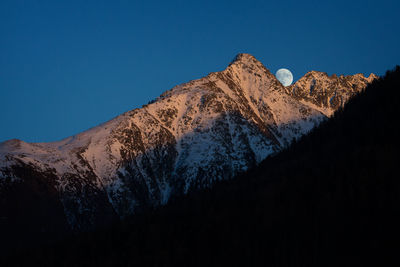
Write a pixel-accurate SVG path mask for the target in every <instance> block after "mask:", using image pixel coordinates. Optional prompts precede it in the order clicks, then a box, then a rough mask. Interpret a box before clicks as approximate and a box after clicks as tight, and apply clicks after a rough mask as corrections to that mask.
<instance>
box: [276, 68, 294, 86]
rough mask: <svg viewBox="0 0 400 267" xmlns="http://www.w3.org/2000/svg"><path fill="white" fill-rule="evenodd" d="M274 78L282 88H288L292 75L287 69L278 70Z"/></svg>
mask: <svg viewBox="0 0 400 267" xmlns="http://www.w3.org/2000/svg"><path fill="white" fill-rule="evenodd" d="M275 76H276V78H277V79H278V81H280V82H281V84H282V85H283V86H289V85H291V84H292V82H293V74H292V73H291V72H290V70H288V69H279V70H278V71H277V72H276V74H275Z"/></svg>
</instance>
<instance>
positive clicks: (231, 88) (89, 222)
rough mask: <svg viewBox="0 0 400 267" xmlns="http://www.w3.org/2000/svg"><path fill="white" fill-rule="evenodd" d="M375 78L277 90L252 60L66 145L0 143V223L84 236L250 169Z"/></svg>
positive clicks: (319, 77) (305, 81)
mask: <svg viewBox="0 0 400 267" xmlns="http://www.w3.org/2000/svg"><path fill="white" fill-rule="evenodd" d="M375 78H376V76H375V75H373V74H371V75H370V76H369V77H368V78H366V77H364V76H363V75H362V74H356V75H352V76H336V75H332V76H328V75H327V74H326V73H323V72H316V71H311V72H309V73H307V74H306V75H304V76H303V77H302V78H301V79H300V80H298V81H297V82H296V83H294V84H293V85H291V86H288V87H284V86H283V85H282V84H281V83H280V82H279V81H278V80H277V79H276V78H275V76H274V75H273V74H272V73H271V72H270V71H269V70H268V69H267V68H265V67H264V65H263V64H262V63H261V62H259V61H258V60H257V59H255V58H254V57H253V56H251V55H249V54H239V55H237V56H236V58H235V59H234V60H233V61H232V62H231V63H230V64H229V66H228V67H227V68H226V69H225V70H223V71H221V72H213V73H210V74H209V75H207V76H206V77H204V78H201V79H199V80H193V81H190V82H188V83H184V84H181V85H178V86H176V87H174V88H172V89H171V90H169V91H166V92H165V93H163V94H162V95H161V96H159V97H158V98H157V99H155V100H154V101H152V103H150V104H148V105H144V106H143V107H142V108H139V109H134V110H131V111H128V112H126V113H124V114H122V115H120V116H118V117H116V118H114V119H112V120H110V121H108V122H106V123H103V124H101V125H99V126H97V127H94V128H92V129H89V130H87V131H85V132H83V133H80V134H77V135H75V136H71V137H69V138H66V139H64V140H61V141H58V142H51V143H26V142H24V141H21V140H16V139H14V140H9V141H6V142H3V143H0V216H1V218H0V219H1V227H2V228H3V230H4V228H7V227H8V226H11V225H12V226H13V227H14V228H16V229H18V228H19V229H22V228H24V229H28V230H30V231H31V232H62V231H86V230H90V229H93V228H94V227H98V226H102V225H106V224H108V223H110V222H111V221H113V220H118V219H121V218H124V217H126V216H128V215H131V214H134V213H137V212H139V211H141V210H144V209H147V208H149V207H154V206H158V205H163V204H165V203H167V202H168V200H169V199H170V198H171V197H172V196H179V195H182V194H187V193H189V192H191V191H194V190H197V189H201V188H206V187H210V186H212V184H213V183H214V182H215V181H217V180H222V179H229V178H232V177H233V176H235V175H236V174H238V173H240V172H243V171H245V170H247V169H248V168H250V167H253V166H255V165H257V163H259V162H260V161H262V160H263V159H265V158H266V157H267V156H270V155H274V154H275V153H277V152H279V151H280V150H282V149H283V148H284V147H286V146H288V145H289V144H290V143H291V142H292V141H293V140H294V139H297V138H299V137H301V136H302V135H304V134H306V133H307V132H309V131H310V130H311V129H312V128H313V127H315V126H317V125H318V124H319V123H320V122H321V121H323V120H324V119H326V118H327V117H329V116H330V115H332V114H333V112H334V111H335V110H337V109H338V108H340V107H341V106H343V105H344V103H346V102H347V101H348V100H349V99H350V98H351V97H352V96H354V95H355V94H357V92H360V91H361V90H363V89H364V88H365V87H366V86H367V84H368V83H370V82H371V81H372V80H373V79H375Z"/></svg>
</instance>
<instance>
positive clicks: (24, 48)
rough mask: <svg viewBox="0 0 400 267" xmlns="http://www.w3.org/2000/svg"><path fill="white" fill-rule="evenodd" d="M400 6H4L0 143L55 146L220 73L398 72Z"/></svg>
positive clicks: (15, 1)
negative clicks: (243, 62) (245, 64)
mask: <svg viewBox="0 0 400 267" xmlns="http://www.w3.org/2000/svg"><path fill="white" fill-rule="evenodd" d="M399 16H400V3H399V1H397V0H392V1H388V0H380V1H368V0H364V1H357V0H351V1H349V0H347V1H342V0H339V1H265V0H264V1H251V0H248V1H234V0H230V1H218V0H214V1H208V0H207V1H205V0H203V1H190V0H186V1H174V0H169V1H150V0H147V1H134V0H131V1H98V0H97V1H83V0H79V1H72V0H68V1H39V0H36V1H35V0H29V1H19V0H11V1H8V0H1V1H0V101H1V105H0V114H1V116H0V120H1V121H0V141H4V140H7V139H11V138H19V139H22V140H25V141H30V142H44V141H55V140H58V139H62V138H64V137H67V136H70V135H73V134H76V133H79V132H81V131H84V130H86V129H88V128H90V127H93V126H96V125H97V124H99V123H101V122H104V121H107V120H109V119H111V118H113V117H115V116H117V115H118V114H120V113H122V112H125V111H128V110H130V109H133V108H137V107H140V106H141V105H142V104H146V103H147V102H148V101H149V100H151V99H153V98H155V97H157V96H158V95H160V94H161V93H162V92H163V91H165V90H168V89H170V88H172V87H173V86H174V85H177V84H180V83H183V82H186V81H189V80H192V79H196V78H200V77H202V76H205V75H207V74H208V73H209V72H214V71H219V70H222V69H224V68H225V67H226V66H227V65H228V63H229V62H230V61H231V60H232V58H233V57H234V56H235V55H236V54H237V53H239V52H246V53H250V54H253V55H254V56H255V57H256V58H257V59H259V60H260V61H261V62H263V63H264V65H265V66H266V67H267V68H268V69H270V70H271V71H272V72H273V73H275V71H276V70H277V69H278V68H281V67H285V68H288V69H290V70H292V72H293V74H294V78H295V80H296V79H299V78H300V77H301V76H302V75H304V74H305V73H306V72H307V71H309V70H319V71H325V72H328V73H329V74H333V73H337V74H354V73H364V74H369V73H371V72H374V73H377V74H379V75H381V74H383V73H384V72H385V71H386V70H387V69H390V68H393V67H394V66H395V65H396V64H400V52H399V51H400V30H399V26H400V22H399Z"/></svg>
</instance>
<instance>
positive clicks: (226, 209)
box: [0, 66, 400, 267]
mask: <svg viewBox="0 0 400 267" xmlns="http://www.w3.org/2000/svg"><path fill="white" fill-rule="evenodd" d="M399 88H400V66H398V67H397V68H396V69H395V70H394V71H389V72H387V74H386V75H385V76H384V77H382V78H380V79H378V80H376V81H374V82H373V83H372V84H370V85H369V86H368V87H367V88H366V89H365V91H363V92H361V93H360V94H358V95H357V96H355V97H353V98H352V99H351V100H350V101H349V102H348V103H347V104H346V105H345V106H344V107H343V109H339V110H338V111H337V112H335V114H334V115H333V116H332V117H331V118H330V119H329V120H326V121H324V122H323V123H321V124H320V125H319V126H318V127H316V128H314V129H313V130H312V131H311V132H310V133H309V134H307V135H305V136H303V137H302V138H301V139H300V140H298V141H296V142H294V143H292V144H291V146H290V147H287V148H285V149H284V150H283V151H281V152H280V153H278V154H277V155H275V156H274V157H269V158H267V159H266V160H264V161H262V162H261V163H260V164H259V165H258V166H257V167H255V168H252V169H251V170H248V171H246V172H244V173H242V174H241V175H239V176H237V177H235V179H230V180H224V181H218V182H216V183H215V184H214V186H213V187H212V188H207V189H204V190H201V191H198V192H194V193H192V194H188V195H185V196H182V197H181V198H179V199H172V200H171V201H170V202H169V203H168V204H167V205H164V206H161V207H158V208H157V209H155V210H151V211H146V212H143V213H140V214H136V215H135V216H132V217H131V218H128V219H126V220H123V221H122V222H121V223H119V224H116V225H114V226H113V227H110V228H107V229H104V230H101V231H95V232H93V233H82V234H79V235H78V236H76V237H74V238H70V239H67V240H64V241H63V242H60V243H58V244H55V245H54V244H52V245H49V246H42V247H38V246H34V247H32V248H30V249H29V250H28V251H19V252H17V253H15V254H9V255H8V257H7V258H2V257H0V265H2V266H9V265H10V266H26V265H29V266H32V265H38V266H96V267H98V266H332V267H334V266H335V267H336V266H352V267H353V266H399V265H400V259H399V256H398V254H399V253H398V252H399V242H398V240H399V239H400V230H399V224H400V205H399V204H398V203H400V180H399V179H398V151H399V143H398V141H397V139H398V131H397V123H396V121H397V119H398V114H399V111H398V110H399V106H398V105H397V99H399V97H400V90H399Z"/></svg>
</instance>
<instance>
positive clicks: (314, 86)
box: [286, 71, 377, 116]
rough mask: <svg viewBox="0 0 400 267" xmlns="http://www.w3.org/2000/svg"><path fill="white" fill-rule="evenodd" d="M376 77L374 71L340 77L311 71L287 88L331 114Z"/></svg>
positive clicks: (296, 95) (292, 93) (288, 91)
mask: <svg viewBox="0 0 400 267" xmlns="http://www.w3.org/2000/svg"><path fill="white" fill-rule="evenodd" d="M376 78H377V76H376V75H374V74H373V73H371V74H370V76H369V77H368V78H366V77H364V76H363V75H362V74H355V75H349V76H343V75H341V76H339V77H338V76H337V75H336V74H333V75H332V76H328V74H327V73H325V72H319V71H310V72H308V73H306V75H304V76H303V77H302V78H301V79H300V80H298V81H297V82H296V83H295V84H293V85H291V86H289V87H287V89H286V90H287V93H289V94H290V95H292V96H294V97H295V98H296V99H299V100H302V101H306V102H308V103H311V104H314V105H315V108H318V109H319V110H320V111H321V112H323V113H324V114H325V115H327V116H329V115H331V114H332V113H333V112H334V111H335V110H337V109H338V108H340V107H343V105H344V104H345V103H346V102H347V101H348V100H349V99H350V98H351V97H353V96H354V95H355V94H357V93H358V92H360V91H361V90H363V89H364V88H365V87H366V86H367V84H368V83H371V82H372V81H373V80H374V79H376Z"/></svg>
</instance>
